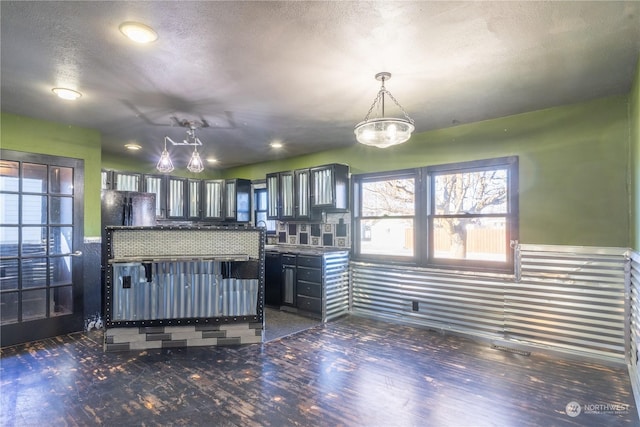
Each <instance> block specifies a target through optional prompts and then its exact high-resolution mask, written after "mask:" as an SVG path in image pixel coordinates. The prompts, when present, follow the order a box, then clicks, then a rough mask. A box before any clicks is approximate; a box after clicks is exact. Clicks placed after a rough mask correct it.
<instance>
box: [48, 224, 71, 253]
mask: <svg viewBox="0 0 640 427" xmlns="http://www.w3.org/2000/svg"><path fill="white" fill-rule="evenodd" d="M72 246H73V227H51V234H50V236H49V255H61V254H69V253H71V252H73V247H72Z"/></svg>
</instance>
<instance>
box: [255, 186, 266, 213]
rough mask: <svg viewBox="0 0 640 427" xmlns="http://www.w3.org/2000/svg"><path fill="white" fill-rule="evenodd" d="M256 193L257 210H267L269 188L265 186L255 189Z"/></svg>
mask: <svg viewBox="0 0 640 427" xmlns="http://www.w3.org/2000/svg"><path fill="white" fill-rule="evenodd" d="M255 195H256V210H258V211H266V210H267V190H266V189H265V188H261V189H258V190H255Z"/></svg>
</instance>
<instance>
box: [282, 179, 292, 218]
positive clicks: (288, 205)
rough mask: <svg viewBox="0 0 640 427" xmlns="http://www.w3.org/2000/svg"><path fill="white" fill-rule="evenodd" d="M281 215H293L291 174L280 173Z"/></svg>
mask: <svg viewBox="0 0 640 427" xmlns="http://www.w3.org/2000/svg"><path fill="white" fill-rule="evenodd" d="M280 185H281V186H282V216H288V217H292V216H293V195H294V193H293V175H281V178H280Z"/></svg>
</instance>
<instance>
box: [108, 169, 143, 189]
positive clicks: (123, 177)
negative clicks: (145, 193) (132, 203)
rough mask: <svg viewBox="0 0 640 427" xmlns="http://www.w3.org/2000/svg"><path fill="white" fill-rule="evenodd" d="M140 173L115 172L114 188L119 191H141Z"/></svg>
mask: <svg viewBox="0 0 640 427" xmlns="http://www.w3.org/2000/svg"><path fill="white" fill-rule="evenodd" d="M140 178H141V176H140V174H137V173H124V172H115V171H114V172H113V184H112V185H113V189H114V190H118V191H140V188H141V185H140Z"/></svg>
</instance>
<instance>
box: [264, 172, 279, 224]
mask: <svg viewBox="0 0 640 427" xmlns="http://www.w3.org/2000/svg"><path fill="white" fill-rule="evenodd" d="M279 199H280V177H279V174H277V173H270V174H267V219H279V218H280V206H279V205H280V200H279Z"/></svg>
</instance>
